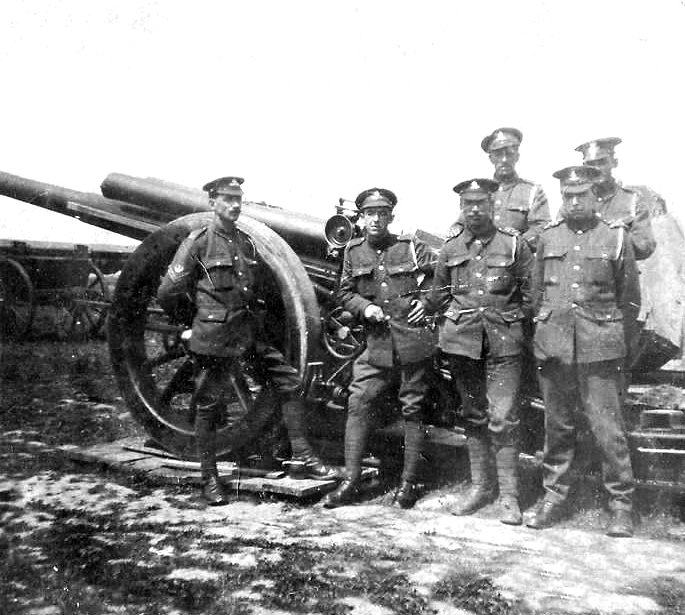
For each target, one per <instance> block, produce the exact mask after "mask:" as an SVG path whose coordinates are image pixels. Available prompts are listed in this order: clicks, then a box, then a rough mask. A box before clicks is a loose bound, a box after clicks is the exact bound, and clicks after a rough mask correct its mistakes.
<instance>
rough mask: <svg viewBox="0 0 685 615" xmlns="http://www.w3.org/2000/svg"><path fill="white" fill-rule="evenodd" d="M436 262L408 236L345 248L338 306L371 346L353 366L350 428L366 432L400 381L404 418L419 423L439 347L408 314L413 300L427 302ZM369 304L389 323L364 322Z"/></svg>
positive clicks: (357, 241)
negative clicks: (379, 403) (425, 290)
mask: <svg viewBox="0 0 685 615" xmlns="http://www.w3.org/2000/svg"><path fill="white" fill-rule="evenodd" d="M434 262H435V254H434V253H433V252H432V251H431V250H430V248H429V247H428V246H427V245H426V244H424V243H423V242H421V241H419V240H418V239H415V238H413V237H411V236H408V235H402V236H399V237H398V236H397V235H394V234H388V235H387V236H386V237H385V238H383V239H381V240H380V241H375V242H374V241H373V240H371V239H368V238H367V237H360V238H357V239H353V240H352V241H351V242H350V243H349V245H348V246H347V248H346V250H345V256H344V261H343V270H342V276H341V279H340V288H339V293H338V302H339V303H340V305H341V306H342V307H343V308H344V309H346V310H348V311H349V312H351V313H352V314H353V315H354V316H355V317H356V318H357V319H358V320H359V321H360V322H364V323H365V325H366V342H367V347H366V349H365V350H364V352H363V353H362V354H361V355H360V356H359V357H357V359H356V360H355V362H354V366H353V376H352V383H351V384H350V387H349V391H350V396H349V400H348V426H349V424H350V422H357V423H359V424H361V428H360V429H361V430H362V432H363V431H364V430H365V429H366V423H367V421H368V416H369V412H370V410H371V409H372V407H373V405H374V403H375V401H376V400H377V399H378V397H379V396H380V395H382V394H383V393H384V392H385V390H386V389H387V387H388V386H389V385H390V384H391V382H392V380H393V378H394V377H396V376H399V379H400V389H399V399H400V402H401V408H402V415H403V417H404V418H405V419H406V420H410V421H420V420H421V418H422V412H423V408H422V405H423V401H424V398H425V394H426V386H427V385H426V379H425V372H426V369H427V363H428V361H427V360H428V359H429V358H430V357H431V356H432V354H433V350H434V347H435V344H434V337H433V333H432V331H431V330H430V329H428V328H427V327H426V326H425V325H423V324H419V325H409V324H408V323H407V315H408V314H409V312H410V310H411V307H412V306H411V303H412V301H413V300H414V299H419V300H421V301H423V296H422V286H425V284H426V282H430V279H432V273H433V268H434ZM371 304H375V305H378V306H380V307H382V308H383V311H384V313H385V314H386V316H387V317H388V318H387V320H386V321H385V322H383V323H379V324H371V323H368V322H367V321H365V319H364V311H365V310H366V308H367V307H368V306H369V305H371ZM348 429H349V427H348Z"/></svg>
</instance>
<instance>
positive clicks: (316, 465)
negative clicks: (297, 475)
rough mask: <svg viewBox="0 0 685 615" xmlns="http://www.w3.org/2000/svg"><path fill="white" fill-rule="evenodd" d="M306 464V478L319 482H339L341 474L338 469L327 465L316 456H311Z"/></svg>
mask: <svg viewBox="0 0 685 615" xmlns="http://www.w3.org/2000/svg"><path fill="white" fill-rule="evenodd" d="M301 461H303V462H304V475H305V477H306V478H314V479H317V480H337V479H339V478H340V473H339V472H338V470H337V469H336V468H333V467H331V466H329V465H326V464H325V463H324V462H323V461H321V459H319V458H318V457H317V456H316V455H311V456H310V457H307V458H306V459H302V460H301Z"/></svg>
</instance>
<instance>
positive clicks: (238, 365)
mask: <svg viewBox="0 0 685 615" xmlns="http://www.w3.org/2000/svg"><path fill="white" fill-rule="evenodd" d="M230 179H234V178H222V180H225V181H224V183H220V182H221V181H222V180H216V181H217V182H219V185H218V187H217V185H216V184H215V183H210V184H207V186H205V189H206V190H208V191H211V190H212V189H215V190H216V189H219V190H220V189H221V188H222V187H223V186H224V184H225V183H227V182H228V180H230ZM234 183H237V182H234ZM240 183H242V180H240ZM232 189H233V190H234V191H236V193H237V190H239V183H238V188H237V190H236V187H235V186H233V188H232ZM210 194H211V192H210ZM227 194H231V192H227ZM239 194H240V195H242V191H240V192H239ZM260 269H261V264H260V262H259V259H258V255H257V251H256V249H255V246H254V244H253V243H252V240H251V239H250V238H249V237H248V236H247V235H246V234H245V233H243V232H242V231H241V230H239V229H238V228H236V227H235V226H233V228H231V229H230V230H227V229H226V228H224V226H223V225H222V224H220V223H219V222H218V219H217V217H216V216H215V218H214V220H212V222H211V223H210V224H209V225H208V226H207V227H206V228H203V229H200V230H197V231H193V232H191V233H190V235H189V236H188V237H187V238H186V239H185V240H184V241H183V242H182V243H181V245H180V246H179V248H178V250H177V251H176V254H175V255H174V258H173V260H172V261H171V264H170V265H169V267H168V269H167V272H166V275H165V276H164V278H163V279H162V282H161V284H160V286H159V289H158V292H157V296H158V299H159V302H160V304H161V306H162V307H163V309H164V310H165V312H166V313H167V314H168V315H169V316H170V318H171V319H172V320H173V321H177V322H183V321H184V320H185V319H186V318H187V315H188V313H189V312H190V313H193V317H192V335H191V337H190V342H189V350H190V352H191V353H192V355H193V357H194V367H195V374H194V375H195V391H194V395H193V398H192V405H193V406H194V408H193V409H194V410H195V413H196V417H195V429H196V436H197V444H198V454H199V457H200V464H201V470H202V476H203V479H204V480H205V481H210V480H213V481H215V482H216V480H217V478H216V476H217V470H216V429H217V427H218V425H219V423H220V422H221V420H222V418H223V416H222V415H223V413H224V412H225V408H224V403H223V399H224V390H225V387H226V382H228V376H229V375H230V372H231V371H232V370H241V369H242V361H245V360H247V361H249V362H251V363H252V364H253V365H254V366H255V368H256V373H257V374H258V375H259V376H260V377H262V378H263V379H265V380H268V381H269V382H270V383H271V385H272V387H273V388H274V390H275V391H276V393H277V394H278V395H279V397H280V399H281V400H282V401H284V402H285V403H283V404H282V413H283V418H284V420H285V423H286V425H287V427H288V435H289V437H290V442H291V447H292V452H293V457H297V458H299V459H302V460H303V461H305V462H306V463H308V464H309V465H310V466H312V468H313V469H314V471H316V473H317V474H318V473H319V472H321V473H323V474H325V475H326V476H329V475H330V474H331V472H330V471H329V469H328V468H324V467H323V466H322V465H321V463H320V461H319V460H318V459H317V458H316V457H315V456H314V454H313V452H312V449H311V447H310V446H309V443H308V441H307V439H306V436H305V426H304V406H303V403H302V401H301V400H299V399H298V395H299V392H300V390H301V386H302V382H301V379H300V376H299V374H298V372H297V370H296V369H295V368H294V367H292V366H291V365H289V364H288V363H287V362H286V360H285V357H284V356H283V354H282V353H281V352H280V351H279V350H278V349H276V348H275V347H273V346H270V345H268V344H266V343H265V342H264V340H263V339H262V338H263V331H262V330H261V327H260V317H259V311H260V310H259V296H260V290H259V280H260ZM228 420H229V423H230V421H231V420H232V417H228ZM324 470H325V471H324ZM214 486H215V487H216V484H215V485H214ZM214 495H216V492H215V493H214ZM212 498H213V496H212V497H210V498H208V499H209V500H211V501H210V503H223V496H222V494H221V493H219V495H218V496H217V498H216V499H217V500H218V501H214V500H213V499H212Z"/></svg>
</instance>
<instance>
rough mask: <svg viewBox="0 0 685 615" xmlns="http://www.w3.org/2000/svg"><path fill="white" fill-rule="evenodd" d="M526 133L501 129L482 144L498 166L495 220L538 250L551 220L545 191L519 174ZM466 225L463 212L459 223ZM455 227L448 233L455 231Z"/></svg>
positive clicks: (486, 138)
mask: <svg viewBox="0 0 685 615" xmlns="http://www.w3.org/2000/svg"><path fill="white" fill-rule="evenodd" d="M522 140H523V134H522V133H521V131H520V130H518V129H516V128H498V129H497V130H495V131H494V132H493V133H492V134H489V135H488V136H487V137H485V138H484V139H483V141H482V142H481V144H480V146H481V147H482V148H483V151H484V152H485V153H487V154H488V155H489V157H490V162H491V163H492V164H493V165H494V167H495V181H497V182H498V183H499V188H498V189H497V192H496V193H495V195H494V214H493V216H492V220H493V222H494V224H495V226H497V227H500V228H513V229H516V230H517V231H519V233H521V235H523V238H524V239H525V240H526V241H527V242H528V246H529V247H530V248H531V250H533V251H535V245H536V242H537V237H538V235H539V234H540V232H541V231H542V229H543V227H544V226H545V224H547V223H548V222H549V221H550V215H549V205H548V203H547V197H546V196H545V191H544V190H543V189H542V186H540V185H539V184H534V183H533V182H531V181H528V180H526V179H521V178H520V177H519V176H518V174H517V173H516V163H517V162H518V160H519V146H520V144H521V141H522ZM460 223H462V224H463V215H462V216H460V218H459V223H457V224H460ZM454 230H455V226H453V227H452V229H450V233H449V235H452V234H454Z"/></svg>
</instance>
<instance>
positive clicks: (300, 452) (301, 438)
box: [281, 399, 339, 480]
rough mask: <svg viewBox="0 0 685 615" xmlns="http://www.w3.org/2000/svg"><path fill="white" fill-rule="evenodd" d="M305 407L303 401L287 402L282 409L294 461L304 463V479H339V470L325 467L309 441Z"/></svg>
mask: <svg viewBox="0 0 685 615" xmlns="http://www.w3.org/2000/svg"><path fill="white" fill-rule="evenodd" d="M305 410H306V408H305V405H304V402H303V401H302V400H301V399H294V400H291V401H287V402H285V403H284V404H283V406H282V408H281V413H282V414H283V421H284V422H285V425H286V427H287V428H288V438H289V439H290V448H291V449H292V460H293V461H295V462H298V461H299V462H302V464H303V469H302V478H315V479H319V480H333V479H335V478H339V476H338V472H337V470H335V468H331V467H329V466H327V465H325V464H324V463H323V462H322V461H321V459H319V458H318V457H317V456H316V455H315V454H314V451H313V449H312V447H311V445H310V444H309V440H308V439H307V428H306V427H305Z"/></svg>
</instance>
